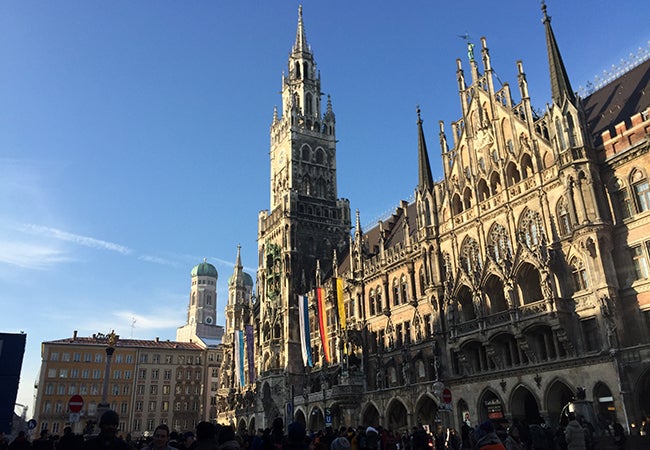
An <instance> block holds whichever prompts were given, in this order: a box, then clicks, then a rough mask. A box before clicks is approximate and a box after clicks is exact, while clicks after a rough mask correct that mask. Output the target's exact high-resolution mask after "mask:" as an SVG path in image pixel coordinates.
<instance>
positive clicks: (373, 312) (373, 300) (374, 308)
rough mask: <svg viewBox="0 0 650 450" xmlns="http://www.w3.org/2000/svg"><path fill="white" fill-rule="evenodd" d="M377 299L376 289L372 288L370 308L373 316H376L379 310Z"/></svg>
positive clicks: (369, 301)
mask: <svg viewBox="0 0 650 450" xmlns="http://www.w3.org/2000/svg"><path fill="white" fill-rule="evenodd" d="M376 302H377V300H376V298H375V290H374V289H371V290H370V297H369V298H368V309H369V311H368V312H369V313H370V315H371V316H374V315H375V314H376V313H377V312H376V311H377V304H376Z"/></svg>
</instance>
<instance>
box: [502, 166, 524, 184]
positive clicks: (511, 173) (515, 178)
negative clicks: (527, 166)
mask: <svg viewBox="0 0 650 450" xmlns="http://www.w3.org/2000/svg"><path fill="white" fill-rule="evenodd" d="M506 181H507V183H508V186H512V185H513V184H517V183H519V182H520V181H521V175H520V174H519V170H518V169H517V166H516V165H515V163H513V162H512V161H510V162H509V163H508V166H507V167H506Z"/></svg>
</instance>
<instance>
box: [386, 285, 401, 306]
mask: <svg viewBox="0 0 650 450" xmlns="http://www.w3.org/2000/svg"><path fill="white" fill-rule="evenodd" d="M386 303H387V305H386V307H388V308H390V304H388V303H389V302H388V301H386ZM399 304H400V300H399V283H398V282H397V278H395V279H393V306H397V305H399Z"/></svg>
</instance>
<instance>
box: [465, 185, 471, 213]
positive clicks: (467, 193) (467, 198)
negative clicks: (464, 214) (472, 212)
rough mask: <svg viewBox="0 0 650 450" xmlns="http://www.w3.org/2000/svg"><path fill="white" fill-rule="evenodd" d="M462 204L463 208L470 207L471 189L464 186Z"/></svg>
mask: <svg viewBox="0 0 650 450" xmlns="http://www.w3.org/2000/svg"><path fill="white" fill-rule="evenodd" d="M463 206H464V209H469V208H471V207H472V191H471V190H470V188H469V187H468V188H465V192H463Z"/></svg>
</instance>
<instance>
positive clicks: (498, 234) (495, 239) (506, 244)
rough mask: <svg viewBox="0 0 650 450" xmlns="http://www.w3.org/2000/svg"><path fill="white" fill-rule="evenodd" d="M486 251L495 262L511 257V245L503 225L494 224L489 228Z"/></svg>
mask: <svg viewBox="0 0 650 450" xmlns="http://www.w3.org/2000/svg"><path fill="white" fill-rule="evenodd" d="M488 251H489V252H490V256H492V258H493V259H494V261H495V262H497V263H500V262H502V261H506V260H509V259H511V258H512V245H511V244H510V237H509V236H508V231H507V230H506V229H505V227H504V226H503V225H499V224H495V225H494V226H493V227H492V229H491V230H490V236H489V243H488Z"/></svg>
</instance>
